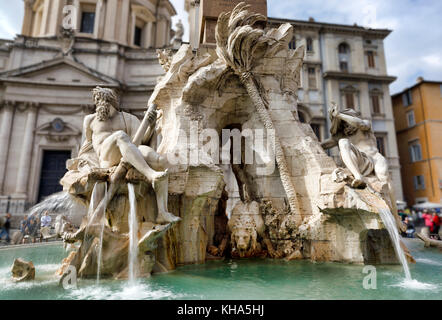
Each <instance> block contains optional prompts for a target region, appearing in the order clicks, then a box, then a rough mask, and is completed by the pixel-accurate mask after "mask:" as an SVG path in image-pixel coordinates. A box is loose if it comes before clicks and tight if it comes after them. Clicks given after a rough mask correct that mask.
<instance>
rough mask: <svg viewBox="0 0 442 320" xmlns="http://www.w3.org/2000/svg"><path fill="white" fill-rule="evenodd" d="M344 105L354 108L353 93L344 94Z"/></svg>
mask: <svg viewBox="0 0 442 320" xmlns="http://www.w3.org/2000/svg"><path fill="white" fill-rule="evenodd" d="M345 106H346V107H347V108H348V109H354V108H355V99H354V96H353V93H346V94H345Z"/></svg>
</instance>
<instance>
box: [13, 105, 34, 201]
mask: <svg viewBox="0 0 442 320" xmlns="http://www.w3.org/2000/svg"><path fill="white" fill-rule="evenodd" d="M36 121H37V105H36V104H33V103H32V104H31V103H29V105H28V116H27V119H26V127H25V134H24V139H23V145H22V148H21V155H20V162H19V167H18V175H17V183H16V189H15V193H16V194H17V195H23V196H24V195H26V192H27V188H28V180H29V179H28V178H29V170H30V168H31V159H32V149H33V145H34V130H35V124H36Z"/></svg>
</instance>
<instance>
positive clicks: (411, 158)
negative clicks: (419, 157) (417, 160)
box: [408, 146, 414, 162]
mask: <svg viewBox="0 0 442 320" xmlns="http://www.w3.org/2000/svg"><path fill="white" fill-rule="evenodd" d="M408 152H409V154H410V162H414V157H413V146H409V147H408Z"/></svg>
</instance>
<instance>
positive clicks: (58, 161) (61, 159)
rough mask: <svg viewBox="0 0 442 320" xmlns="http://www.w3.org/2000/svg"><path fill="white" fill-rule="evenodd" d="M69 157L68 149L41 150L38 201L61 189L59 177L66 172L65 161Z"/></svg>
mask: <svg viewBox="0 0 442 320" xmlns="http://www.w3.org/2000/svg"><path fill="white" fill-rule="evenodd" d="M70 158H71V151H70V150H69V151H66V150H45V151H44V152H43V164H42V167H41V175H40V187H39V189H38V190H39V191H38V202H40V201H41V200H43V199H44V198H45V197H47V196H49V195H51V194H53V193H56V192H59V191H61V190H63V187H62V186H61V184H60V179H61V178H63V176H64V174H65V173H66V172H67V170H66V161H67V160H68V159H70Z"/></svg>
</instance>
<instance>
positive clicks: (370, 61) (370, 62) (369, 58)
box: [365, 51, 376, 68]
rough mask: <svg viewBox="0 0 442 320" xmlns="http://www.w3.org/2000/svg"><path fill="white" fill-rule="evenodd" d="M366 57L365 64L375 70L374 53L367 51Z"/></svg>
mask: <svg viewBox="0 0 442 320" xmlns="http://www.w3.org/2000/svg"><path fill="white" fill-rule="evenodd" d="M365 54H366V56H367V64H368V67H369V68H375V67H376V64H375V59H374V56H375V54H374V52H373V51H367V52H366V53H365Z"/></svg>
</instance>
